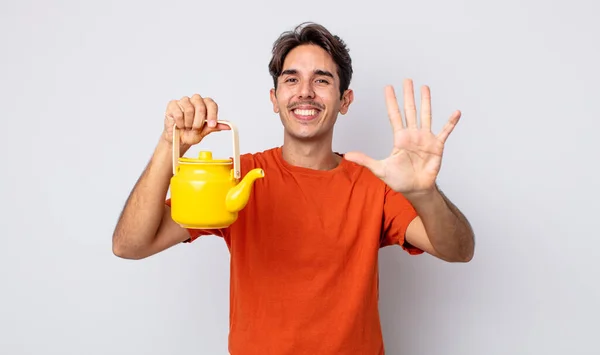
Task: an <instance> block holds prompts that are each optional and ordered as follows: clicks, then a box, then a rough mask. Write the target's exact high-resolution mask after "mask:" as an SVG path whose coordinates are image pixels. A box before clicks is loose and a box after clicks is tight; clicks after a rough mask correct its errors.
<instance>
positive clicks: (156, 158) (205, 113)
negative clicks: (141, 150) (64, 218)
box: [112, 94, 229, 259]
mask: <svg viewBox="0 0 600 355" xmlns="http://www.w3.org/2000/svg"><path fill="white" fill-rule="evenodd" d="M217 112H218V107H217V104H216V103H215V102H214V101H213V100H212V99H211V98H202V97H201V96H200V95H198V94H195V95H193V96H192V97H191V98H189V97H183V98H181V99H180V100H172V101H171V102H169V104H168V105H167V112H166V115H165V125H164V130H163V134H162V136H161V138H160V140H159V142H158V144H157V145H156V148H155V150H154V154H153V155H152V158H151V159H150V162H149V163H148V165H147V166H146V169H144V172H143V173H142V175H141V176H140V178H139V180H138V181H137V183H136V184H135V186H134V188H133V190H132V191H131V194H130V195H129V197H128V199H127V202H126V203H125V207H124V208H123V211H122V212H121V215H120V216H119V220H118V222H117V225H116V227H115V230H114V232H113V237H112V243H113V253H114V254H115V255H117V256H119V257H122V258H125V259H142V258H145V257H148V256H150V255H153V254H156V253H158V252H160V251H163V250H165V249H167V248H169V247H171V246H173V245H175V244H178V243H181V242H183V241H185V240H187V239H188V238H189V237H190V235H189V232H188V231H187V230H186V229H185V228H183V227H181V226H179V225H178V224H177V223H175V222H174V221H173V220H172V219H171V208H170V207H169V206H168V205H167V204H166V197H167V191H168V189H169V184H170V182H171V177H172V176H173V147H172V146H173V127H174V126H175V125H176V126H177V127H178V128H179V129H180V130H181V134H180V142H177V143H178V144H179V147H180V148H179V154H180V155H183V154H185V152H186V151H187V150H188V149H189V148H190V147H191V146H192V145H194V144H198V143H200V141H201V140H202V139H203V138H204V137H205V136H206V135H208V134H210V133H211V132H217V131H221V130H228V129H229V127H228V126H226V125H223V124H218V123H217Z"/></svg>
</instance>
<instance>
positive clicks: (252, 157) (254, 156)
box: [240, 147, 279, 169]
mask: <svg viewBox="0 0 600 355" xmlns="http://www.w3.org/2000/svg"><path fill="white" fill-rule="evenodd" d="M278 152H279V147H273V148H268V149H265V150H262V151H257V152H246V153H243V154H241V155H240V163H241V164H242V168H247V169H253V168H255V167H263V168H264V167H267V166H270V165H273V164H275V163H276V161H277V156H276V154H277V153H278Z"/></svg>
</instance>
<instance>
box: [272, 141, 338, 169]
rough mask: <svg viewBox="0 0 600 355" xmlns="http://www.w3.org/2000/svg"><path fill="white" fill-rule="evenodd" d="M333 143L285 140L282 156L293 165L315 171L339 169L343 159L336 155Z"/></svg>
mask: <svg viewBox="0 0 600 355" xmlns="http://www.w3.org/2000/svg"><path fill="white" fill-rule="evenodd" d="M331 146H332V145H331V141H312V142H302V141H297V140H295V139H285V140H284V143H283V147H282V148H281V154H282V156H283V159H284V160H285V161H286V162H288V163H289V164H291V165H294V166H299V167H303V168H308V169H314V170H331V169H333V168H335V167H337V166H338V165H339V163H340V161H341V160H342V158H341V157H340V156H339V155H337V154H335V153H334V152H333V150H332V147H331Z"/></svg>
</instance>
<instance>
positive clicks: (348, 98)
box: [340, 89, 354, 115]
mask: <svg viewBox="0 0 600 355" xmlns="http://www.w3.org/2000/svg"><path fill="white" fill-rule="evenodd" d="M352 101H354V92H353V91H352V90H351V89H348V90H346V91H345V92H344V95H343V96H342V103H341V105H340V113H341V114H342V115H345V114H346V113H347V112H348V108H349V107H350V104H351V103H352Z"/></svg>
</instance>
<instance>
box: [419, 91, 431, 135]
mask: <svg viewBox="0 0 600 355" xmlns="http://www.w3.org/2000/svg"><path fill="white" fill-rule="evenodd" d="M421 128H423V129H426V130H428V131H429V130H431V91H430V90H429V87H428V86H427V85H424V86H422V87H421Z"/></svg>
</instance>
